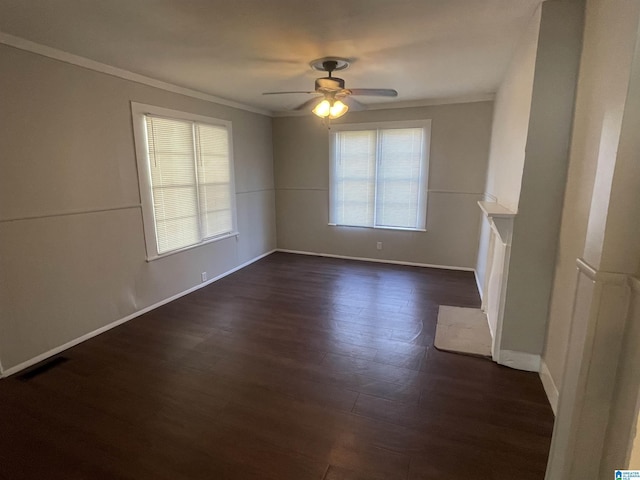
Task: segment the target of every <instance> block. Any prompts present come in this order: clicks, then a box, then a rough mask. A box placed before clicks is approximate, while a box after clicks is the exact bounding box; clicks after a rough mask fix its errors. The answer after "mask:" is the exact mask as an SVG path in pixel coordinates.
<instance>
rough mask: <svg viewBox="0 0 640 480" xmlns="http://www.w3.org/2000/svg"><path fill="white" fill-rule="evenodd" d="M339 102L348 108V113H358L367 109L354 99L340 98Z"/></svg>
mask: <svg viewBox="0 0 640 480" xmlns="http://www.w3.org/2000/svg"><path fill="white" fill-rule="evenodd" d="M340 101H341V102H342V103H344V104H345V105H347V106H348V107H349V111H350V112H359V111H361V110H366V109H367V106H366V105H364V104H362V103H360V102H359V101H358V100H356V99H355V98H351V97H349V96H346V97H344V98H341V99H340Z"/></svg>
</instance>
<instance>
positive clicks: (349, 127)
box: [328, 119, 431, 232]
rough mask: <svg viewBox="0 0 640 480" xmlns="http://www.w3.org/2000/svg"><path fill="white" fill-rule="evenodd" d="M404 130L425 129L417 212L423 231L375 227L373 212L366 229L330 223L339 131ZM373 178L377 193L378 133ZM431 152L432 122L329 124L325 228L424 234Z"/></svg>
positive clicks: (375, 205)
mask: <svg viewBox="0 0 640 480" xmlns="http://www.w3.org/2000/svg"><path fill="white" fill-rule="evenodd" d="M403 128H422V129H423V130H424V135H423V139H422V140H423V145H422V147H423V155H424V158H423V162H424V163H423V165H424V175H423V176H422V177H423V178H422V179H421V180H422V182H421V185H420V197H419V200H418V201H419V202H420V203H421V205H420V204H419V205H418V210H419V212H420V214H421V215H424V228H408V227H392V226H386V225H380V226H378V225H375V213H374V224H373V225H371V226H369V225H366V226H363V225H346V224H338V223H332V222H331V220H332V215H333V208H334V205H333V204H334V188H335V187H334V185H335V178H334V177H335V175H334V170H335V169H334V165H335V162H336V149H337V145H336V135H335V134H336V133H338V132H346V131H372V130H376V131H378V130H393V129H403ZM376 139H377V141H376V176H375V178H374V184H375V185H376V186H375V188H376V190H377V184H378V167H379V148H380V141H379V134H378V133H376ZM430 149H431V120H430V119H423V120H400V121H388V122H367V123H341V124H337V125H332V126H331V130H329V223H328V225H329V226H331V227H345V228H370V229H376V230H399V231H407V232H426V231H427V209H428V204H429V201H428V196H429V160H430V153H431V152H430ZM376 201H377V196H375V195H374V205H373V209H374V212H375V211H376V210H377V203H376Z"/></svg>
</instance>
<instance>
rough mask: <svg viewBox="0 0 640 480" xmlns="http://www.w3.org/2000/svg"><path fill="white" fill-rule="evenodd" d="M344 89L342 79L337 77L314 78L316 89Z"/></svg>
mask: <svg viewBox="0 0 640 480" xmlns="http://www.w3.org/2000/svg"><path fill="white" fill-rule="evenodd" d="M334 90H344V80H343V79H342V78H338V77H321V78H318V79H317V80H316V92H317V91H334Z"/></svg>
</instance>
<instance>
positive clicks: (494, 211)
mask: <svg viewBox="0 0 640 480" xmlns="http://www.w3.org/2000/svg"><path fill="white" fill-rule="evenodd" d="M478 205H480V209H481V210H482V211H483V212H484V214H485V215H486V216H487V217H489V218H513V217H515V216H516V212H514V211H512V210H509V209H508V208H506V207H503V206H502V205H500V204H499V203H496V202H478Z"/></svg>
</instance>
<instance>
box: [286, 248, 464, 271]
mask: <svg viewBox="0 0 640 480" xmlns="http://www.w3.org/2000/svg"><path fill="white" fill-rule="evenodd" d="M276 251H277V252H283V253H294V254H296V255H311V256H314V257H328V258H343V259H345V260H358V261H361V262H374V263H390V264H392V265H407V266H410V267H424V268H440V269H442V270H459V271H463V272H474V271H475V270H474V269H473V268H472V267H457V266H453V265H435V264H432V263H417V262H404V261H402V260H386V259H383V258H367V257H351V256H349V255H334V254H332V253H320V252H305V251H302V250H289V249H286V248H277V249H276Z"/></svg>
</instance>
